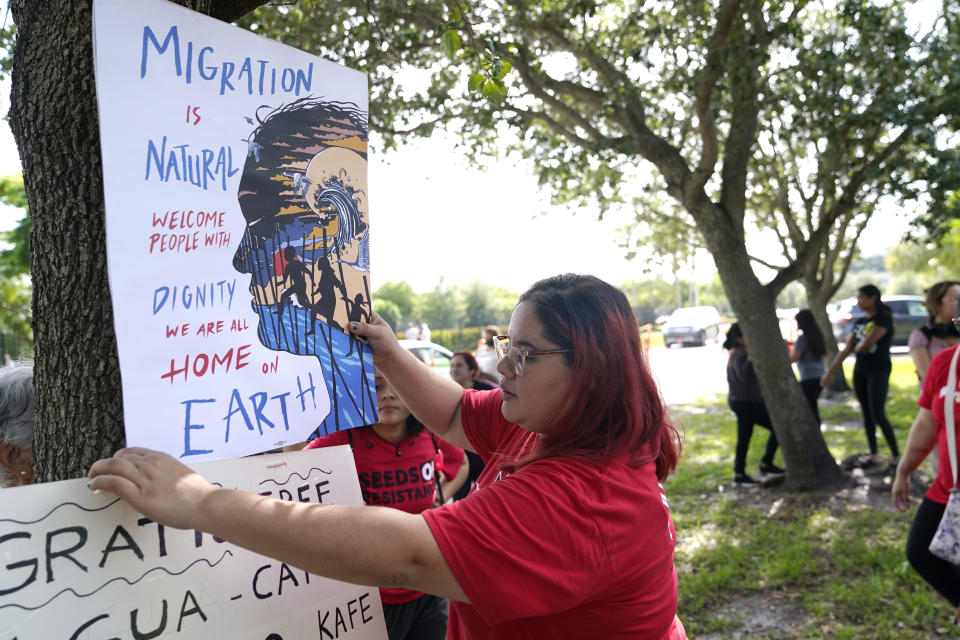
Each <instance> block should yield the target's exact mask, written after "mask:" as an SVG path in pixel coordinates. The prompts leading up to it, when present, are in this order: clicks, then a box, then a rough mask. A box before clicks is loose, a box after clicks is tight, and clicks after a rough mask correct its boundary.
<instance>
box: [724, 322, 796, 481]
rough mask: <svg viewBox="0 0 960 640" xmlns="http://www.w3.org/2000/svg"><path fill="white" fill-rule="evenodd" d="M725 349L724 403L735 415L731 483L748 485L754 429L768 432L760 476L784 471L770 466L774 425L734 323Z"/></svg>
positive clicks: (738, 329) (775, 442)
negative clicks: (727, 388)
mask: <svg viewBox="0 0 960 640" xmlns="http://www.w3.org/2000/svg"><path fill="white" fill-rule="evenodd" d="M723 348H724V349H729V350H730V359H729V360H727V382H728V383H729V385H730V393H729V395H728V396H727V402H728V404H729V405H730V410H731V411H733V413H734V415H736V416H737V449H736V452H735V453H734V458H733V481H734V483H735V484H750V483H755V482H756V480H754V479H753V477H751V476H750V475H749V474H748V473H747V471H746V465H747V451H748V450H749V449H750V438H751V436H753V426H754V425H760V426H761V427H763V428H764V429H768V430H769V431H770V437H769V438H767V446H766V449H765V450H764V452H763V458H762V459H761V460H760V473H761V475H764V476H765V475H767V474H781V473H783V469H781V468H780V467H778V466H777V465H775V464H773V456H774V455H775V454H776V453H777V446H778V443H777V436H776V435H775V434H774V433H773V423H772V422H771V421H770V414H769V413H767V407H766V405H765V404H764V403H763V396H762V395H761V394H760V383H758V382H757V374H756V372H755V371H754V370H753V363H751V362H750V354H749V352H748V351H747V343H746V342H745V341H744V339H743V332H742V331H741V330H740V325H739V324H737V323H736V322H734V323H733V324H732V325H730V330H729V331H727V339H726V341H725V342H724V343H723Z"/></svg>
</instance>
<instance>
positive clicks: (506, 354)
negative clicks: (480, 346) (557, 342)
mask: <svg viewBox="0 0 960 640" xmlns="http://www.w3.org/2000/svg"><path fill="white" fill-rule="evenodd" d="M493 348H494V349H495V350H496V352H497V358H499V359H500V360H506V361H507V366H508V367H510V370H511V371H513V373H514V375H517V376H522V375H523V369H524V365H526V363H527V358H529V357H530V356H547V355H550V354H551V353H570V352H571V351H573V349H528V348H527V347H514V346H511V345H510V336H494V338H493Z"/></svg>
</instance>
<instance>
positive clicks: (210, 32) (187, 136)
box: [94, 0, 377, 462]
mask: <svg viewBox="0 0 960 640" xmlns="http://www.w3.org/2000/svg"><path fill="white" fill-rule="evenodd" d="M94 34H95V70H96V83H97V99H98V104H99V113H100V133H101V146H102V156H103V174H104V189H105V202H106V236H107V257H108V265H109V274H110V292H111V296H112V299H113V312H114V325H115V328H116V335H117V345H118V350H119V356H120V369H121V376H122V380H123V404H124V420H125V424H126V436H127V443H128V445H130V446H144V447H149V448H152V449H158V450H162V451H166V452H168V453H170V454H172V455H174V456H176V457H179V458H180V459H183V460H184V461H187V462H196V461H200V460H210V459H220V458H229V457H236V456H241V455H246V454H250V453H255V452H260V451H267V450H270V449H272V448H276V447H280V446H282V445H284V444H289V443H295V442H301V441H303V440H306V439H307V438H308V437H309V435H310V434H311V433H313V432H314V431H317V430H319V433H320V434H321V435H322V434H325V433H329V432H332V431H336V430H339V429H345V428H349V427H354V426H359V425H363V424H371V423H374V422H376V421H377V412H376V393H375V391H374V383H373V360H372V356H371V353H370V351H369V348H368V347H367V345H365V344H364V343H362V342H359V341H357V340H356V339H354V338H352V337H351V336H350V335H349V334H348V333H347V332H346V331H345V328H346V327H347V326H348V323H349V322H351V321H354V320H361V319H367V318H369V314H370V285H369V269H370V250H369V239H370V219H369V205H368V199H367V83H366V77H365V76H364V75H363V74H361V73H359V72H357V71H354V70H351V69H348V68H346V67H342V66H340V65H336V64H334V63H331V62H328V61H325V60H322V59H320V58H317V57H316V56H311V55H308V54H306V53H304V52H302V51H298V50H296V49H292V48H290V47H287V46H285V45H281V44H279V43H276V42H272V41H270V40H267V39H264V38H262V37H259V36H256V35H253V34H251V33H249V32H246V31H244V30H242V29H239V28H236V27H234V26H231V25H229V24H226V23H223V22H220V21H217V20H214V19H211V18H208V17H206V16H203V15H200V14H197V13H194V12H191V11H189V10H186V9H184V8H182V7H179V6H177V5H174V4H171V3H168V2H164V1H162V0H143V1H140V2H129V1H128V0H96V1H95V2H94Z"/></svg>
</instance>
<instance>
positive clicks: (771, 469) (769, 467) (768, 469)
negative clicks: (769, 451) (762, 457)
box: [760, 462, 786, 476]
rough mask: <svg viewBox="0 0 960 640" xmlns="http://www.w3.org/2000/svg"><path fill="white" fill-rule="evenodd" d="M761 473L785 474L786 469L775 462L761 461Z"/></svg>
mask: <svg viewBox="0 0 960 640" xmlns="http://www.w3.org/2000/svg"><path fill="white" fill-rule="evenodd" d="M760 473H761V474H763V475H768V474H772V475H778V476H779V475H783V474H784V473H786V471H784V470H783V469H781V468H780V467H778V466H777V465H775V464H773V463H770V464H767V463H766V462H761V463H760Z"/></svg>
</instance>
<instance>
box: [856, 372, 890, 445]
mask: <svg viewBox="0 0 960 640" xmlns="http://www.w3.org/2000/svg"><path fill="white" fill-rule="evenodd" d="M889 385H890V361H889V360H887V362H886V364H885V365H883V364H881V365H880V366H879V367H866V366H861V365H860V363H859V362H858V363H857V364H856V365H854V367H853V390H854V392H856V394H857V400H858V401H859V402H860V411H861V412H862V413H863V430H864V431H866V432H867V444H868V445H870V453H876V452H877V425H878V424H879V425H880V430H881V431H883V437H884V438H885V439H886V440H887V446H889V447H890V454H891V455H893V456H894V457H896V456H899V455H900V449H899V448H898V447H897V436H896V435H895V434H894V433H893V425H892V424H890V421H889V420H887V412H886V409H885V408H884V405H886V404H887V389H888V387H889Z"/></svg>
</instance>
